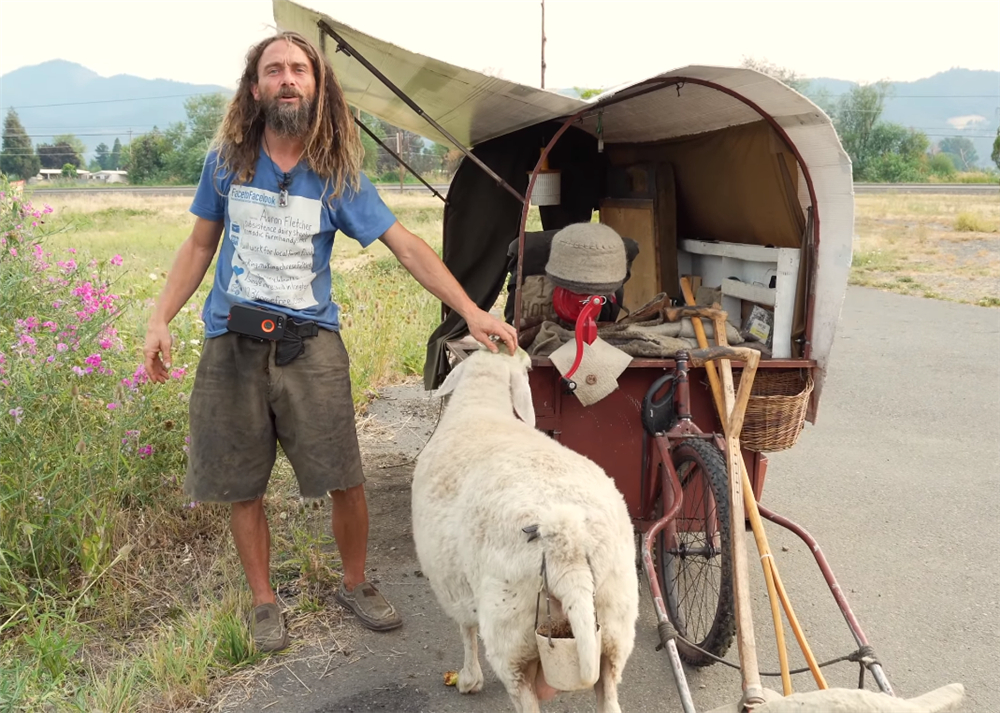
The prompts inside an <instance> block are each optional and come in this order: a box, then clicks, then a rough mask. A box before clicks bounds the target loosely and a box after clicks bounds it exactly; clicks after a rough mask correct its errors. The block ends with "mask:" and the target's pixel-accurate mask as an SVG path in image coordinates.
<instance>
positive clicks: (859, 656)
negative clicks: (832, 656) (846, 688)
mask: <svg viewBox="0 0 1000 713" xmlns="http://www.w3.org/2000/svg"><path fill="white" fill-rule="evenodd" d="M847 660H848V661H856V662H857V663H858V689H859V690H860V689H862V688H864V687H865V671H866V670H867V669H868V667H869V666H873V665H876V664H877V665H879V666H881V665H882V662H880V661H879V660H878V656H876V655H875V649H873V648H872V647H871V646H868V645H865V646H862V647H861V648H859V649H858V650H857V651H855V652H854V653H853V654H851V655H850V656H848V657H847Z"/></svg>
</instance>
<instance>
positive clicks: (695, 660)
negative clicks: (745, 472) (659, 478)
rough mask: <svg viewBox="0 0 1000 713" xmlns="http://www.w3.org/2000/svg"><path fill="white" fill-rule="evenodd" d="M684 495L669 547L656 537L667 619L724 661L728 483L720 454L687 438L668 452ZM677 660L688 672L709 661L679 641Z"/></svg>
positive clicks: (729, 632) (730, 628)
mask: <svg viewBox="0 0 1000 713" xmlns="http://www.w3.org/2000/svg"><path fill="white" fill-rule="evenodd" d="M672 451H673V463H674V468H676V469H677V475H678V477H679V478H680V482H681V487H682V489H683V491H684V503H683V507H682V508H681V511H680V513H679V514H678V517H677V518H676V519H675V521H674V523H675V530H676V535H675V536H674V537H673V538H672V539H673V541H672V542H669V543H668V542H667V541H666V534H665V533H661V534H660V536H659V542H658V551H657V562H658V564H659V570H660V572H659V574H660V581H661V582H662V584H663V598H664V600H665V602H666V605H667V614H668V616H669V617H670V620H671V622H672V623H673V625H674V627H675V628H676V629H677V632H678V633H679V634H680V635H681V636H682V637H684V638H685V639H687V641H690V642H691V643H693V644H695V645H696V646H698V647H699V648H701V649H704V650H705V651H709V652H711V653H712V654H714V655H715V656H723V655H724V654H725V653H726V652H727V651H728V650H729V647H730V645H731V644H732V642H733V637H734V636H735V634H736V618H735V614H734V612H733V585H732V577H733V574H732V563H731V560H730V555H731V553H732V549H731V548H732V545H731V542H732V540H731V532H730V523H729V478H728V475H727V472H726V462H725V459H724V458H723V455H722V453H721V452H719V449H718V448H716V446H715V445H714V444H712V443H710V442H709V441H706V440H703V439H700V438H689V439H687V440H685V441H682V442H681V443H680V445H678V446H677V447H676V448H674V449H672ZM677 650H678V653H679V654H680V656H681V658H682V659H684V661H686V662H687V663H688V664H690V665H692V666H706V665H708V664H711V663H714V661H713V660H712V659H711V658H709V657H708V656H706V655H705V654H704V653H702V652H701V651H698V650H696V649H694V648H692V647H691V646H688V645H687V644H686V643H685V642H683V641H680V640H678V642H677Z"/></svg>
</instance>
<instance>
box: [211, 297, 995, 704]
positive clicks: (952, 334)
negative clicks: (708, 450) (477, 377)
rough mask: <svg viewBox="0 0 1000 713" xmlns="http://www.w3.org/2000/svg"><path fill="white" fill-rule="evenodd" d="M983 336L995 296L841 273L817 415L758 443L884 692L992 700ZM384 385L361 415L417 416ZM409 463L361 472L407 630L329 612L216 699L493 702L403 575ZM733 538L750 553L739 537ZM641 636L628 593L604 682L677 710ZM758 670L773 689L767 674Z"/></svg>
mask: <svg viewBox="0 0 1000 713" xmlns="http://www.w3.org/2000/svg"><path fill="white" fill-rule="evenodd" d="M998 346H1000V311H998V310H995V309H992V310H991V309H986V308H981V307H973V306H968V305H959V304H953V303H948V302H938V301H932V300H925V299H920V298H915V297H907V296H902V295H896V294H889V293H881V292H876V291H873V290H867V289H861V288H851V289H850V290H849V291H848V294H847V298H846V302H845V306H844V311H843V318H842V322H841V327H840V330H839V334H838V339H837V343H836V347H835V351H834V354H833V364H832V367H831V370H830V375H829V381H828V382H827V387H826V392H825V396H824V400H823V404H822V410H821V414H820V419H819V423H818V424H817V425H816V426H808V427H807V429H806V431H805V432H804V433H803V435H802V438H801V440H800V441H799V443H798V445H797V446H796V447H795V448H793V449H792V450H790V451H786V452H784V453H776V454H772V456H771V467H770V469H769V471H768V477H767V482H766V485H765V489H764V502H765V503H766V504H767V505H768V506H769V507H771V508H773V509H774V510H776V511H777V512H779V513H782V514H785V515H788V516H789V517H792V518H793V519H795V520H797V521H798V522H800V523H801V524H802V525H804V526H806V527H807V528H808V529H810V530H811V531H812V533H813V534H814V535H815V536H816V537H817V539H818V540H819V542H820V544H821V545H822V546H823V548H824V551H825V552H826V554H827V556H828V558H829V560H830V562H831V565H832V567H833V568H834V571H835V573H836V575H837V577H838V578H839V581H840V583H841V585H842V586H843V588H844V591H845V593H846V595H847V596H848V598H849V601H850V602H851V604H852V606H853V608H854V611H855V613H856V615H857V616H858V618H859V620H860V622H861V624H862V626H863V627H864V629H865V631H866V633H867V635H868V637H869V639H870V641H871V642H872V644H873V645H874V647H875V648H876V651H877V653H878V655H879V656H880V658H881V660H882V661H883V663H884V665H885V669H886V672H887V674H888V676H889V678H890V680H891V681H892V683H893V684H894V686H895V687H896V689H897V692H898V693H899V694H900V695H903V696H906V697H911V696H914V695H918V694H920V693H923V692H926V691H928V690H930V689H932V688H936V687H938V686H941V685H944V684H947V683H950V682H961V683H963V684H964V685H965V686H966V690H967V705H966V706H965V707H964V708H963V710H965V711H968V712H969V713H994V712H995V711H998V710H1000V683H998V682H1000V678H998V675H997V664H996V657H997V652H998V651H1000V558H998V557H997V553H996V549H997V545H998V543H1000V538H998V535H1000V525H998V522H1000V520H998V516H997V513H998V511H1000V447H998V444H1000V376H998V367H997V364H998V360H997V353H998ZM393 396H394V399H395V400H392V401H389V400H387V401H383V402H378V403H376V404H375V409H374V411H375V413H377V414H379V415H380V417H382V418H385V419H388V420H396V421H397V422H399V421H404V420H407V419H404V418H400V417H401V416H403V415H405V414H410V415H411V416H413V418H414V420H415V421H418V420H419V419H420V415H421V414H424V415H426V413H427V411H428V409H431V408H435V407H434V406H432V404H434V403H435V402H428V401H427V399H426V396H424V395H423V394H422V392H414V391H411V392H410V393H409V395H407V393H406V392H405V391H397V392H395V393H394V394H393ZM407 399H409V401H407ZM402 433H404V432H401V434H402ZM426 435H427V434H426V429H424V430H421V431H419V432H417V433H411V434H410V435H409V439H408V440H406V439H401V440H400V441H399V442H398V443H397V444H395V445H394V446H391V447H395V448H396V449H397V450H398V451H400V455H402V456H407V455H412V454H413V453H414V452H415V451H416V450H417V449H418V448H419V446H420V444H422V443H423V440H424V439H425V438H426ZM403 459H404V458H400V459H399V460H395V461H393V462H396V463H398V462H400V461H401V460H403ZM368 465H369V466H372V465H373V464H372V463H369V464H368ZM409 476H410V470H409V468H395V469H393V468H388V469H379V468H378V467H370V469H369V493H370V494H369V499H370V503H371V508H372V522H373V532H372V560H373V565H374V566H376V567H377V571H376V572H375V573H373V574H374V576H376V577H379V578H380V579H381V583H380V586H381V587H382V588H383V590H384V591H385V592H387V593H388V594H389V596H390V597H391V598H392V600H393V601H395V602H396V603H397V605H398V606H399V608H400V609H401V610H402V612H403V615H404V617H405V618H406V624H405V626H404V627H403V628H402V629H401V630H399V631H396V632H391V633H388V634H374V633H370V632H360V630H358V629H356V628H352V627H351V625H350V624H347V625H342V626H346V627H348V628H349V629H344V628H342V629H340V630H339V631H341V632H344V631H347V630H349V631H350V632H351V633H353V634H356V635H357V636H359V637H360V639H359V640H358V641H356V642H355V643H354V644H352V645H351V647H350V649H351V653H350V655H349V656H345V655H344V654H343V653H340V652H337V653H334V654H333V655H331V654H330V653H329V650H330V649H335V648H336V646H335V644H334V643H333V641H332V640H331V641H329V642H328V645H327V647H326V648H324V649H315V650H306V651H302V650H299V651H296V652H293V653H291V654H289V655H288V658H287V659H286V660H288V661H289V665H288V668H287V669H286V668H284V667H281V668H278V669H277V670H276V671H274V672H273V673H272V674H270V675H269V676H268V677H267V678H266V686H262V687H261V688H259V689H258V690H257V692H256V693H255V694H254V695H253V696H252V698H251V699H250V700H249V701H247V702H244V703H242V704H235V703H234V704H231V705H230V706H227V708H226V709H227V710H240V711H247V712H253V713H257V712H258V711H260V710H263V709H265V708H267V709H268V710H281V711H285V712H288V713H328V712H333V711H337V712H339V711H402V712H405V713H417V712H421V713H422V712H425V711H426V712H433V713H439V712H448V711H472V712H475V713H500V712H501V711H503V712H504V713H507V712H509V711H510V710H511V707H510V704H509V701H508V699H507V696H506V694H505V692H504V691H503V689H502V687H501V686H500V684H499V683H498V682H497V681H496V679H495V678H493V677H492V675H491V673H490V672H489V669H488V665H487V664H486V663H485V660H484V662H483V666H484V671H485V672H486V675H487V681H486V686H485V688H484V690H483V692H482V693H480V694H479V695H477V696H475V697H474V698H469V697H464V696H460V694H458V693H457V691H456V690H455V689H453V688H446V687H444V686H443V685H442V683H441V675H442V673H443V672H444V671H445V670H447V669H456V668H458V667H460V665H461V656H462V646H461V643H460V640H459V636H458V632H457V630H456V627H455V626H454V625H453V624H452V622H451V621H450V620H448V619H446V618H445V617H444V616H443V615H442V614H441V611H440V608H439V607H438V605H437V603H436V601H435V600H434V598H433V595H432V594H431V593H430V591H429V587H428V585H427V582H426V580H424V579H421V578H418V577H416V576H415V574H414V572H415V570H417V569H418V567H419V565H418V564H417V562H416V559H415V556H414V551H413V545H412V541H411V540H410V539H409V523H408V512H409V510H408V502H409ZM400 513H406V516H404V517H400ZM768 532H769V537H770V540H771V545H772V548H773V549H774V551H775V553H776V554H777V557H778V563H779V565H780V568H781V573H782V577H783V579H784V581H785V585H786V587H787V588H788V591H789V594H790V596H791V597H792V600H793V603H794V604H795V608H796V612H797V614H798V616H799V618H800V620H801V621H802V622H803V624H804V626H805V629H806V633H807V636H808V638H809V640H810V643H811V645H812V647H813V650H814V652H815V654H816V655H817V657H818V658H819V659H820V660H826V659H829V658H833V657H834V656H837V655H840V654H843V653H846V652H848V651H850V650H852V649H853V641H852V639H851V637H850V634H849V632H848V629H847V627H846V625H845V624H844V621H843V619H842V618H841V616H840V614H839V611H838V610H837V609H836V607H835V606H834V604H833V601H832V598H831V597H830V594H829V591H828V590H827V589H826V587H825V584H824V583H823V582H822V580H821V577H820V575H819V571H818V569H817V568H816V566H815V564H814V562H813V560H812V557H811V556H810V554H809V552H808V551H807V550H806V549H805V548H804V547H802V546H801V545H800V544H799V543H798V542H797V541H796V540H795V539H794V538H793V536H791V535H790V534H788V533H787V532H785V531H783V530H781V529H779V528H776V527H774V526H770V527H769V529H768ZM390 547H393V548H395V549H393V550H390V549H389V548H390ZM748 547H749V548H750V551H751V552H753V551H754V550H753V547H754V546H753V543H752V540H751V539H750V538H749V536H748ZM785 547H788V548H789V551H788V552H785V551H783V548H785ZM752 586H753V591H754V592H755V595H754V599H755V601H754V617H755V622H756V630H757V640H758V647H759V651H760V656H761V662H762V666H763V667H765V669H767V670H776V669H777V664H776V657H775V656H774V655H773V653H771V652H773V650H774V649H773V645H772V644H771V641H772V640H773V634H769V628H770V616H769V610H768V608H767V602H766V594H765V589H764V585H763V581H762V578H761V577H760V575H759V571H757V570H756V569H755V570H754V571H753V581H752ZM359 632H360V633H359ZM788 638H789V642H790V646H792V647H794V643H793V640H792V637H791V636H789V637H788ZM656 643H657V642H656V634H655V627H654V619H653V615H652V611H651V606H650V604H649V600H648V595H645V594H644V598H643V604H642V618H641V621H640V623H639V628H638V634H637V640H636V649H635V652H634V654H633V656H632V658H631V659H630V661H629V664H628V666H627V668H626V671H625V677H624V683H623V686H622V688H621V703H622V707H623V709H624V710H626V711H678V710H680V706H679V703H678V700H677V695H676V692H675V690H674V687H673V683H672V678H671V674H670V670H669V667H668V665H667V662H666V660H665V659H664V654H663V653H657V652H656V651H654V648H653V647H654V646H655V645H656ZM309 656H313V657H314V658H312V659H310V658H309ZM730 658H732V659H735V650H733V651H731V652H730ZM792 660H793V665H801V656H799V655H797V654H795V653H793V655H792ZM291 671H294V672H295V674H294V676H293V675H291V674H290V672H291ZM826 671H827V672H829V673H828V680H829V682H830V684H831V685H833V686H839V687H853V686H855V685H856V684H857V669H856V668H855V667H854V665H853V664H838V665H837V666H836V667H833V668H831V669H826ZM324 674H325V675H324ZM688 680H689V683H690V685H691V687H692V690H693V693H694V697H695V701H696V704H697V706H698V709H699V710H700V711H702V710H709V709H711V708H714V707H716V706H719V705H723V704H726V703H729V702H732V701H734V700H736V699H737V698H738V697H739V691H740V683H739V676H738V673H737V672H735V671H732V670H729V669H726V668H724V667H722V666H718V665H716V666H712V667H709V668H707V669H702V670H697V671H690V672H689V677H688ZM766 682H768V683H769V685H773V686H774V687H775V688H780V684H779V683H778V682H777V681H776V679H766ZM771 682H773V683H771ZM796 683H797V690H813V684H812V682H811V679H809V677H808V676H805V677H803V676H797V677H796ZM871 685H872V684H871V682H870V678H869V686H871ZM234 700H235V699H234ZM593 709H594V704H593V696H592V695H590V694H583V693H579V694H568V695H563V696H560V697H559V698H557V699H556V700H555V701H553V702H552V703H549V704H547V705H545V706H544V707H543V710H545V711H553V712H556V711H558V712H560V713H569V712H570V711H591V710H593Z"/></svg>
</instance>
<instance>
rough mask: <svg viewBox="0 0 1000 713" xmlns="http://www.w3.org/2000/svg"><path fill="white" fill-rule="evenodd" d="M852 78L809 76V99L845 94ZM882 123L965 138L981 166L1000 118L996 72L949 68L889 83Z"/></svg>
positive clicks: (987, 157) (936, 136) (935, 136)
mask: <svg viewBox="0 0 1000 713" xmlns="http://www.w3.org/2000/svg"><path fill="white" fill-rule="evenodd" d="M854 86H857V83H856V82H845V81H844V80H841V79H829V78H826V77H821V78H818V79H811V80H809V87H808V90H807V93H808V94H809V96H811V97H815V96H817V94H818V93H819V92H820V91H825V92H826V93H827V94H828V95H829V96H831V97H834V98H836V97H838V96H840V95H842V94H846V93H847V92H849V91H850V90H851V88H852V87H854ZM882 119H883V120H884V121H891V122H894V123H897V124H902V125H903V126H906V127H908V128H913V129H918V130H920V131H923V132H924V133H925V134H927V136H928V138H929V139H930V140H931V142H932V143H937V142H938V141H940V140H941V139H942V138H944V137H946V136H967V137H968V138H969V140H970V141H972V143H973V144H974V145H975V147H976V153H977V154H978V155H979V162H978V164H979V165H980V166H988V165H989V163H990V152H991V151H992V150H993V139H994V138H995V137H996V134H997V125H998V122H1000V72H990V71H985V70H972V69H949V70H948V71H947V72H940V73H938V74H935V75H934V76H933V77H927V78H926V79H918V80H917V81H915V82H893V83H892V91H891V93H890V95H889V96H888V97H887V98H886V100H885V110H884V111H883V113H882Z"/></svg>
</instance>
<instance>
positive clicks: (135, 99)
mask: <svg viewBox="0 0 1000 713" xmlns="http://www.w3.org/2000/svg"><path fill="white" fill-rule="evenodd" d="M213 94H222V92H198V93H197V94H163V95H161V96H158V97H131V98H127V99H97V100H94V101H87V102H65V103H62V104H30V105H27V106H20V107H17V106H13V105H10V106H0V110H2V109H48V108H50V107H59V106H84V105H86V104H112V103H115V102H142V101H152V100H154V99H177V98H180V97H205V96H210V95H213Z"/></svg>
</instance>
